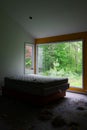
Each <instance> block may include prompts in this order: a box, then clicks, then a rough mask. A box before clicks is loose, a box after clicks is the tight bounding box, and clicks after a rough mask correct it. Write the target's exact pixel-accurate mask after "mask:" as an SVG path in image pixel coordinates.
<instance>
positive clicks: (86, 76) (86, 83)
mask: <svg viewBox="0 0 87 130" xmlns="http://www.w3.org/2000/svg"><path fill="white" fill-rule="evenodd" d="M70 40H83V89H80V88H72V87H70V88H69V91H75V92H81V93H87V32H80V33H73V34H65V35H60V36H52V37H45V38H37V39H35V53H34V57H35V58H34V62H35V64H34V70H35V71H34V73H36V44H42V43H51V42H63V41H70Z"/></svg>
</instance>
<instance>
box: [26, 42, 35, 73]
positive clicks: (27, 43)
mask: <svg viewBox="0 0 87 130" xmlns="http://www.w3.org/2000/svg"><path fill="white" fill-rule="evenodd" d="M27 45H30V46H31V47H32V57H31V59H32V66H31V69H30V70H33V73H34V44H33V43H29V42H25V43H24V74H31V73H26V70H25V69H26V65H25V58H26V57H25V53H26V46H27Z"/></svg>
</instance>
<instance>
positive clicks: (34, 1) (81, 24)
mask: <svg viewBox="0 0 87 130" xmlns="http://www.w3.org/2000/svg"><path fill="white" fill-rule="evenodd" d="M0 5H1V7H2V8H3V9H4V10H5V11H6V13H7V14H8V15H9V16H11V17H12V18H13V19H14V20H15V21H16V22H18V23H19V24H20V25H21V26H22V27H23V28H24V29H25V30H26V31H27V32H28V33H29V34H31V35H32V36H33V37H34V38H42V37H50V36H58V35H63V34H70V33H76V32H83V31H87V0H0ZM30 16H31V17H32V19H29V17H30Z"/></svg>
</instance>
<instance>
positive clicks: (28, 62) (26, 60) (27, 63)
mask: <svg viewBox="0 0 87 130" xmlns="http://www.w3.org/2000/svg"><path fill="white" fill-rule="evenodd" d="M31 64H32V61H31V58H26V59H25V66H26V67H27V68H28V67H31Z"/></svg>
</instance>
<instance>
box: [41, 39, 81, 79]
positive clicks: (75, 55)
mask: <svg viewBox="0 0 87 130" xmlns="http://www.w3.org/2000/svg"><path fill="white" fill-rule="evenodd" d="M39 48H42V72H41V73H42V74H44V75H51V76H58V77H70V78H75V79H76V77H81V75H82V41H74V42H71V41H70V42H63V43H58V44H55V43H51V44H45V45H39ZM40 62H41V61H40Z"/></svg>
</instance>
